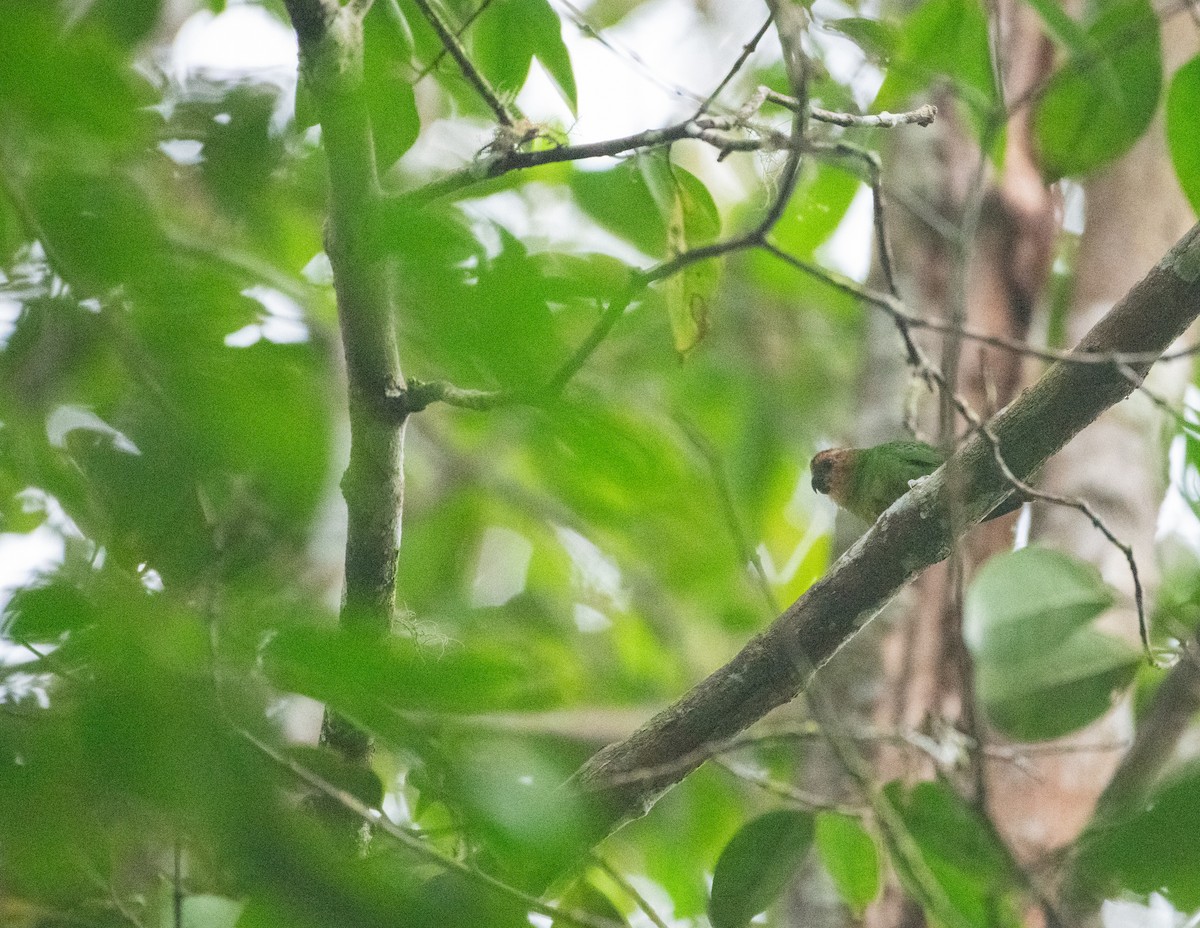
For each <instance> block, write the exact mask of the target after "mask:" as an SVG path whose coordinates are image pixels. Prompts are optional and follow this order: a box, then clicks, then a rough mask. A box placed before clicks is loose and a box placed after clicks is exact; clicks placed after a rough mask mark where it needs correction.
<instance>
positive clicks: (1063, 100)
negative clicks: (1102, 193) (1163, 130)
mask: <svg viewBox="0 0 1200 928" xmlns="http://www.w3.org/2000/svg"><path fill="white" fill-rule="evenodd" d="M1158 27H1159V24H1158V18H1157V16H1156V15H1155V12H1154V8H1153V7H1152V6H1151V5H1150V3H1149V2H1148V0H1110V2H1109V3H1107V4H1104V5H1103V6H1101V8H1100V11H1099V13H1098V15H1096V16H1095V17H1094V18H1093V21H1092V22H1091V23H1090V24H1089V25H1088V27H1087V49H1086V53H1084V54H1080V55H1076V56H1075V57H1074V58H1072V60H1071V62H1070V63H1069V64H1068V65H1067V66H1066V67H1064V68H1063V69H1062V70H1061V71H1059V72H1058V74H1057V75H1055V77H1054V79H1053V80H1052V81H1051V82H1050V85H1049V87H1048V88H1047V89H1046V92H1045V93H1044V94H1043V95H1042V98H1041V100H1040V101H1039V102H1038V105H1037V109H1036V110H1035V112H1034V120H1033V129H1034V142H1035V144H1036V146H1037V149H1038V152H1039V156H1040V160H1041V167H1042V172H1043V173H1044V174H1045V175H1046V176H1047V178H1048V179H1050V180H1058V179H1059V178H1060V177H1067V176H1079V175H1082V174H1087V173H1089V172H1091V171H1094V170H1095V169H1096V168H1098V167H1100V166H1102V165H1104V164H1107V163H1108V162H1109V161H1112V160H1113V159H1114V158H1117V157H1119V156H1120V155H1123V154H1124V153H1125V152H1126V151H1128V150H1129V149H1130V148H1131V147H1132V146H1133V143H1134V142H1136V141H1137V140H1138V139H1139V138H1141V137H1142V133H1144V132H1145V131H1146V128H1147V127H1148V126H1149V125H1150V120H1151V119H1152V118H1153V117H1154V111H1155V109H1156V107H1157V106H1158V95H1159V90H1160V89H1161V85H1162V55H1161V49H1160V40H1159V33H1158Z"/></svg>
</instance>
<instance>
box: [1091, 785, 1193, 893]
mask: <svg viewBox="0 0 1200 928" xmlns="http://www.w3.org/2000/svg"><path fill="white" fill-rule="evenodd" d="M1079 856H1080V860H1079V870H1080V872H1081V873H1082V874H1083V875H1084V877H1085V880H1086V881H1087V882H1088V883H1089V884H1090V886H1091V887H1093V888H1094V892H1095V898H1097V899H1100V898H1104V897H1105V896H1109V897H1112V896H1115V895H1117V894H1118V893H1119V892H1120V891H1121V890H1125V891H1132V892H1135V893H1140V894H1149V893H1151V892H1161V893H1163V894H1164V895H1165V896H1166V897H1167V898H1168V899H1170V900H1171V902H1173V903H1174V904H1175V906H1176V907H1177V908H1180V909H1183V910H1185V911H1191V910H1193V909H1195V908H1197V907H1198V906H1200V867H1197V866H1196V861H1198V860H1200V766H1196V765H1192V766H1191V767H1190V768H1188V769H1187V770H1186V771H1184V772H1183V773H1181V774H1179V775H1177V776H1176V777H1174V778H1173V779H1171V780H1170V781H1169V782H1168V783H1167V784H1166V785H1164V786H1162V787H1160V788H1159V789H1158V791H1157V792H1156V793H1154V794H1153V795H1152V796H1151V797H1150V799H1149V800H1147V802H1146V803H1145V805H1144V806H1143V807H1142V808H1140V809H1138V810H1137V812H1136V814H1133V815H1130V816H1129V817H1127V818H1125V819H1123V820H1122V821H1121V822H1119V823H1118V824H1115V825H1112V826H1111V827H1107V828H1104V829H1102V830H1097V832H1096V833H1095V834H1094V835H1093V836H1092V837H1091V838H1089V839H1087V840H1085V842H1084V844H1083V847H1082V849H1081V852H1080V855H1079Z"/></svg>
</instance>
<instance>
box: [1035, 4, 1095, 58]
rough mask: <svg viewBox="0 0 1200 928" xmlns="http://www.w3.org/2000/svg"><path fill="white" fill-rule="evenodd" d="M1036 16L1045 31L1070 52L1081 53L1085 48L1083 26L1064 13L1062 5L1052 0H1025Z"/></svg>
mask: <svg viewBox="0 0 1200 928" xmlns="http://www.w3.org/2000/svg"><path fill="white" fill-rule="evenodd" d="M1025 2H1026V3H1028V4H1029V6H1030V8H1031V9H1033V10H1034V11H1035V12H1036V13H1037V14H1038V16H1040V17H1041V18H1042V24H1043V25H1044V26H1045V27H1046V31H1047V33H1049V35H1050V36H1051V37H1052V38H1053V39H1054V41H1056V42H1057V43H1058V44H1059V45H1061V46H1062V47H1063V48H1066V49H1069V50H1070V51H1071V52H1072V54H1077V55H1078V54H1082V53H1083V52H1084V51H1085V50H1086V49H1087V44H1088V39H1087V33H1086V32H1085V31H1084V29H1083V27H1082V26H1080V25H1079V24H1078V23H1077V22H1075V20H1073V19H1071V17H1070V16H1068V15H1067V14H1066V12H1065V11H1064V10H1063V8H1062V6H1061V5H1060V4H1058V3H1055V2H1054V0H1025Z"/></svg>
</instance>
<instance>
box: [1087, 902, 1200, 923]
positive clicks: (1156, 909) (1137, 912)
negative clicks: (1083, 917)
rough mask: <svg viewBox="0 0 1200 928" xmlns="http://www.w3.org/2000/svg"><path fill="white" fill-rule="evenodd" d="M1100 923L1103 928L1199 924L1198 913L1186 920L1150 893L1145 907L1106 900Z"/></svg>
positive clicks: (1168, 904) (1168, 903) (1132, 903)
mask: <svg viewBox="0 0 1200 928" xmlns="http://www.w3.org/2000/svg"><path fill="white" fill-rule="evenodd" d="M1100 923H1101V924H1102V925H1103V926H1104V928H1195V926H1196V925H1198V924H1200V913H1198V915H1194V916H1192V918H1190V919H1189V918H1186V916H1184V915H1183V914H1182V913H1180V912H1178V911H1176V909H1175V907H1174V906H1173V905H1171V903H1170V902H1168V901H1167V900H1166V899H1165V898H1163V897H1162V896H1160V895H1159V894H1158V893H1151V894H1150V899H1149V901H1148V902H1147V903H1146V904H1145V905H1143V904H1142V903H1140V902H1130V901H1127V900H1124V899H1119V900H1118V899H1106V900H1105V901H1104V904H1103V905H1102V906H1101V907H1100Z"/></svg>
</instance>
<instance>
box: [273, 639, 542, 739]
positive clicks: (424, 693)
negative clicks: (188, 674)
mask: <svg viewBox="0 0 1200 928" xmlns="http://www.w3.org/2000/svg"><path fill="white" fill-rule="evenodd" d="M263 662H264V666H265V668H266V671H267V675H268V676H269V677H270V679H271V681H272V682H273V683H274V684H275V685H276V686H278V687H279V688H280V689H284V690H289V691H292V692H297V693H303V694H305V695H307V696H311V697H312V698H314V699H318V700H320V701H321V702H327V703H330V704H331V705H333V706H335V707H337V708H338V709H339V710H340V711H342V712H344V713H345V714H347V715H349V716H351V717H353V718H356V719H357V720H358V721H360V722H361V723H362V724H364V725H367V726H368V727H374V728H376V729H378V730H380V731H381V732H382V733H389V732H395V731H403V730H405V723H404V721H403V718H402V717H401V715H400V713H402V712H403V711H404V710H423V711H432V712H488V711H492V712H495V711H503V710H508V709H530V708H535V707H538V706H544V705H546V704H547V702H548V701H550V700H551V697H552V693H550V692H547V683H548V681H547V680H546V679H545V678H543V677H541V676H539V675H538V673H537V671H536V668H534V667H531V666H529V664H528V662H526V661H524V660H522V658H521V656H520V655H518V654H514V653H513V652H512V651H511V650H508V649H500V648H495V649H490V650H489V649H487V648H485V647H482V646H475V647H469V648H468V647H465V646H462V647H454V646H452V647H448V648H446V649H445V650H444V651H439V650H438V649H436V648H434V647H433V646H422V645H420V644H417V643H415V642H413V641H411V640H409V639H403V638H388V639H386V640H384V641H372V640H366V639H364V638H362V637H359V636H356V635H354V634H351V633H347V632H341V631H334V630H332V629H330V630H323V629H318V628H310V627H294V628H286V629H282V630H281V631H280V632H279V633H278V634H277V635H275V636H274V637H273V638H272V639H271V641H270V643H269V644H268V645H267V647H266V649H265V651H264V654H263Z"/></svg>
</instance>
